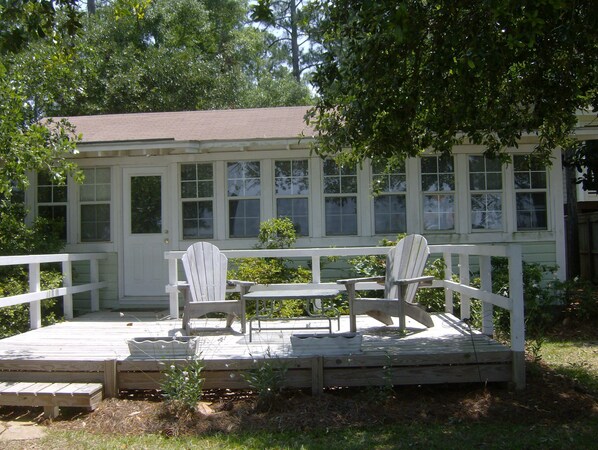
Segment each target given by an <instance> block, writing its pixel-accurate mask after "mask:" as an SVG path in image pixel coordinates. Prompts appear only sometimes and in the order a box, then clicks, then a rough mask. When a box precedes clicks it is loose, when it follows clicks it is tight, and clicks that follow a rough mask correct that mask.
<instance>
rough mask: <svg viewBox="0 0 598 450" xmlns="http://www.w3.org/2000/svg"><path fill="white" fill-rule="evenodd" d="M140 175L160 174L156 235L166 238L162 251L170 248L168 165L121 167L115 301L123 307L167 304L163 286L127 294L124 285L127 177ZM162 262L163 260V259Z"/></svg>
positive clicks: (129, 190)
mask: <svg viewBox="0 0 598 450" xmlns="http://www.w3.org/2000/svg"><path fill="white" fill-rule="evenodd" d="M142 175H148V176H152V175H159V176H161V177H162V224H161V226H162V232H161V234H160V239H168V241H169V242H168V243H166V248H165V250H171V249H172V242H173V240H172V236H171V232H170V225H171V220H172V218H171V217H170V216H171V214H172V208H171V207H170V204H169V203H170V202H169V201H168V199H169V198H170V197H169V196H170V184H169V179H170V175H171V174H170V170H169V167H168V164H163V165H156V166H143V167H139V166H128V167H127V166H125V167H122V176H121V186H122V197H121V198H122V207H121V215H120V221H119V226H118V228H119V234H120V242H119V245H118V249H119V251H118V253H119V257H118V259H119V267H120V270H119V277H120V280H121V282H120V283H119V298H120V300H119V303H120V304H121V305H125V306H158V305H160V306H163V305H162V301H163V302H164V304H167V301H168V296H167V295H166V292H165V290H164V289H162V290H160V291H159V292H156V294H155V295H151V296H150V295H143V296H139V295H130V294H128V293H127V287H126V276H127V274H128V273H129V270H130V269H129V268H127V267H126V266H125V252H126V251H127V244H128V242H127V240H128V236H129V235H130V234H131V233H130V230H128V229H127V227H128V226H130V220H131V212H130V202H131V182H130V180H131V177H133V176H142ZM164 261H166V260H164ZM165 280H166V281H165V286H166V284H167V280H168V273H167V271H165ZM148 300H152V303H150V304H148V303H147V301H148Z"/></svg>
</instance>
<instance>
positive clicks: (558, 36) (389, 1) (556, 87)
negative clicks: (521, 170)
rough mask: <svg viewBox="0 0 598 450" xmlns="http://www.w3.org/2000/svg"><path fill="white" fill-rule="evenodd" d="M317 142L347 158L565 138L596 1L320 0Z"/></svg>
mask: <svg viewBox="0 0 598 450" xmlns="http://www.w3.org/2000/svg"><path fill="white" fill-rule="evenodd" d="M318 7H319V8H320V10H321V13H322V15H323V16H324V19H323V21H322V23H321V29H320V32H321V38H322V45H323V47H324V52H325V53H324V57H323V62H322V64H321V65H320V66H319V67H318V69H317V70H316V73H315V74H314V77H313V84H314V86H315V89H316V91H317V93H318V94H319V97H318V100H317V103H316V106H315V107H314V108H313V109H312V110H311V111H310V114H309V116H308V120H309V121H310V122H311V123H312V124H313V125H314V126H315V128H316V130H317V133H318V135H319V138H320V147H319V152H320V153H322V154H324V155H338V154H341V153H342V152H343V151H344V150H346V149H347V148H350V151H346V152H344V153H342V155H343V157H344V158H345V159H348V160H353V161H362V160H363V159H365V158H372V159H373V160H379V161H385V160H387V161H388V160H390V161H396V160H402V159H404V158H405V157H408V156H416V155H418V154H419V153H420V152H422V151H424V150H425V149H430V148H431V149H433V150H434V151H436V152H441V153H450V152H451V148H452V147H453V146H454V145H455V144H458V143H461V142H463V141H464V140H466V139H467V140H468V141H470V142H472V143H475V144H481V145H483V146H484V147H485V148H486V153H487V155H489V156H500V155H503V154H504V151H505V149H506V148H507V147H517V142H518V139H519V138H520V137H521V136H522V135H523V134H524V133H537V134H538V138H539V143H538V145H537V146H536V148H535V153H536V155H537V156H539V157H542V158H543V160H544V161H546V162H548V160H549V155H550V151H551V150H552V149H553V148H555V147H557V146H562V147H564V148H570V147H572V146H575V142H574V140H573V139H572V138H571V132H572V130H573V128H574V126H575V123H576V118H575V111H576V109H578V108H587V107H593V108H594V109H595V108H597V107H598V39H597V35H598V22H597V21H598V3H596V2H595V1H594V0H575V1H574V0H544V1H534V2H531V1H530V2H527V1H523V2H512V1H508V0H494V1H489V2H464V1H450V2H449V1H442V0H438V1H428V2H421V1H416V0H402V1H397V0H381V1H376V2H366V1H360V0H335V1H324V0H322V1H319V2H318Z"/></svg>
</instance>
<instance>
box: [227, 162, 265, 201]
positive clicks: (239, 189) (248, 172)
mask: <svg viewBox="0 0 598 450" xmlns="http://www.w3.org/2000/svg"><path fill="white" fill-rule="evenodd" d="M227 169H228V196H229V197H247V196H259V195H260V193H261V192H260V191H261V189H260V163H259V161H242V162H235V163H228V164H227Z"/></svg>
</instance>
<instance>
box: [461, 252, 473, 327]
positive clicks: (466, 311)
mask: <svg viewBox="0 0 598 450" xmlns="http://www.w3.org/2000/svg"><path fill="white" fill-rule="evenodd" d="M459 282H460V284H464V285H466V286H469V258H468V257H467V255H463V254H460V255H459ZM463 319H471V300H470V297H469V296H468V295H466V294H462V295H461V320H463Z"/></svg>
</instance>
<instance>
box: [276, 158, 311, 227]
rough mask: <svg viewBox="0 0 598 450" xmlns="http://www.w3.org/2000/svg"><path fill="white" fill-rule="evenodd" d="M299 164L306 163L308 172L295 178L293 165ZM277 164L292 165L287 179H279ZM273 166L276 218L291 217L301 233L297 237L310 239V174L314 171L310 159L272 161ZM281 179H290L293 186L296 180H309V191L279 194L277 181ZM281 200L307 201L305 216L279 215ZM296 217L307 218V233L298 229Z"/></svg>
mask: <svg viewBox="0 0 598 450" xmlns="http://www.w3.org/2000/svg"><path fill="white" fill-rule="evenodd" d="M299 162H304V163H305V165H306V171H305V173H304V174H303V176H294V170H293V165H294V163H299ZM277 163H290V169H291V174H290V175H289V176H285V177H278V176H277V174H276V171H277ZM272 164H273V173H272V184H273V190H272V192H273V200H274V204H273V207H274V216H275V217H277V218H280V217H289V218H290V219H291V221H293V224H294V225H295V229H296V230H297V229H299V231H297V236H298V237H309V236H310V233H311V228H312V226H311V223H310V222H311V214H310V212H311V203H312V202H311V199H310V197H311V185H312V182H311V179H310V174H312V170H311V164H310V160H309V158H287V159H273V160H272ZM280 178H290V179H291V185H293V179H294V178H305V179H306V180H307V190H306V192H301V193H296V194H295V193H293V192H291V193H278V192H277V189H278V187H277V180H279V179H280ZM279 200H291V203H293V201H294V200H305V201H306V203H307V205H306V208H305V211H306V213H305V215H297V216H295V214H291V216H288V215H281V214H280V213H279ZM291 209H294V208H293V206H291ZM294 217H305V222H306V224H307V232H304V231H303V230H301V227H297V223H296V221H295V220H294Z"/></svg>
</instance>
